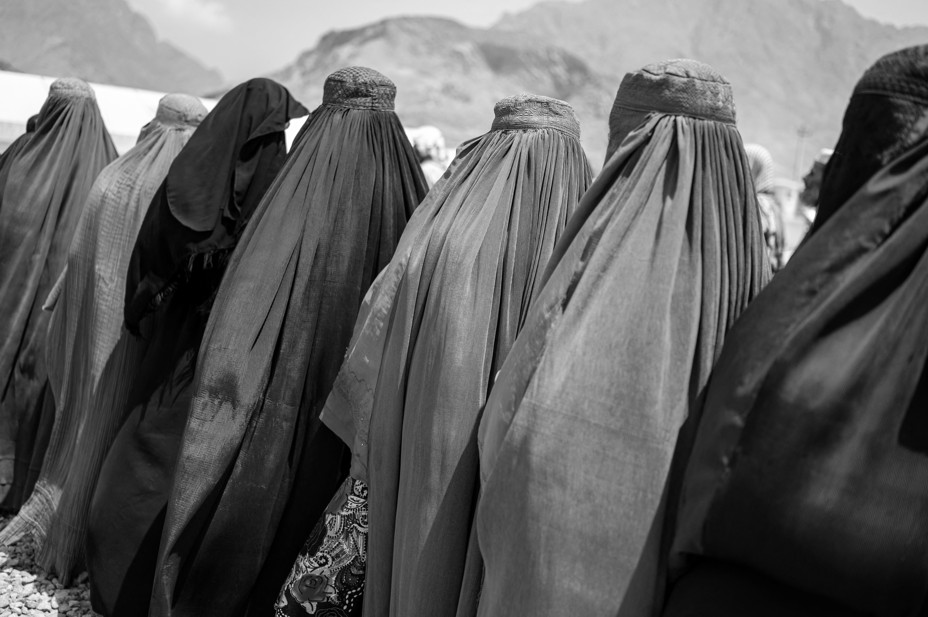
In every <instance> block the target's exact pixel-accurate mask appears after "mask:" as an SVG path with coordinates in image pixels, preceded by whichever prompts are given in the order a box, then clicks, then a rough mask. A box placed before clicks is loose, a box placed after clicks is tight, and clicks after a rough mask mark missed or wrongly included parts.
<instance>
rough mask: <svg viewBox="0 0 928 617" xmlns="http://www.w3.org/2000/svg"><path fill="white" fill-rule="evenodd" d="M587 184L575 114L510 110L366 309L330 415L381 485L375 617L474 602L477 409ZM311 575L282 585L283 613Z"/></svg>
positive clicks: (523, 99)
mask: <svg viewBox="0 0 928 617" xmlns="http://www.w3.org/2000/svg"><path fill="white" fill-rule="evenodd" d="M590 180H591V172H590V168H589V164H588V163H587V160H586V156H585V155H584V153H583V149H582V148H581V146H580V125H579V122H578V121H577V118H576V116H575V114H574V111H573V109H572V108H571V107H570V106H569V105H567V104H566V103H564V102H562V101H558V100H556V99H550V98H547V97H539V96H534V95H520V96H515V97H510V98H506V99H503V100H502V101H500V102H499V103H497V105H496V109H495V119H494V121H493V125H492V128H491V130H490V131H489V132H488V133H486V134H485V135H482V136H480V137H478V138H476V139H474V140H472V141H471V142H469V143H467V144H466V145H465V146H464V147H463V148H462V149H461V152H460V154H459V155H458V157H457V158H456V159H455V161H454V162H453V163H452V164H451V167H450V169H449V170H448V171H447V172H446V174H445V176H444V178H443V179H441V180H439V182H438V183H437V184H436V185H435V186H434V187H433V189H432V190H431V192H430V193H429V195H428V197H427V198H426V200H425V201H424V202H423V204H422V206H421V207H420V209H419V210H418V211H417V213H416V216H415V217H414V218H413V220H412V221H410V225H409V227H408V228H407V232H406V233H405V234H404V235H403V239H402V241H401V243H400V247H399V248H398V249H397V253H396V255H395V256H394V258H393V261H392V262H391V263H390V265H389V266H388V268H387V269H386V270H385V271H384V273H383V274H382V275H381V276H380V277H378V279H377V282H376V283H375V286H374V287H373V288H372V291H371V294H370V296H369V298H368V299H367V300H366V301H365V304H364V310H363V311H362V314H361V319H359V320H358V323H357V326H356V332H357V334H356V335H355V337H354V339H353V341H352V344H351V347H350V350H349V354H348V356H347V359H346V360H345V363H344V365H343V366H342V368H341V370H340V372H339V377H338V379H337V380H336V383H335V386H334V388H333V390H332V394H331V395H330V396H329V398H328V401H327V402H326V408H325V415H324V421H325V422H326V424H327V425H328V426H330V427H332V428H333V429H334V430H335V431H336V432H337V433H338V434H339V436H341V437H342V439H344V440H345V441H346V442H347V443H349V444H350V445H352V450H353V452H352V454H353V465H352V480H351V481H352V482H355V483H357V482H360V483H362V484H365V485H366V483H368V482H369V483H370V514H371V516H370V545H369V548H366V553H367V554H366V555H360V562H361V564H362V565H361V567H363V562H364V559H365V558H366V560H367V576H366V585H365V588H364V594H365V596H364V614H365V615H434V616H436V617H438V616H440V615H454V614H455V610H456V608H457V606H458V599H459V596H466V598H467V600H468V601H473V600H474V599H475V596H476V588H477V587H479V568H478V569H477V570H476V577H475V578H476V580H471V577H470V576H469V575H468V574H466V573H465V570H466V567H465V564H466V557H467V552H468V543H469V540H470V530H471V521H472V519H473V512H474V507H475V499H476V492H475V491H476V487H477V484H478V465H477V463H478V461H477V449H476V446H477V443H476V427H477V422H478V419H479V412H480V409H481V408H482V407H483V405H484V403H485V402H486V399H487V395H488V393H489V389H490V386H491V384H492V383H493V380H494V378H495V376H496V373H497V372H498V371H499V369H500V367H501V366H502V364H503V361H504V360H505V358H506V355H507V354H508V353H509V349H510V348H511V346H512V344H513V342H514V340H515V338H516V334H517V333H518V331H519V329H520V327H521V326H522V324H523V323H524V321H525V316H526V314H527V313H528V309H529V306H530V303H531V300H532V298H533V297H534V296H535V295H536V294H537V292H538V290H539V289H540V286H541V283H540V281H541V279H542V276H543V273H544V269H545V266H546V265H547V262H548V259H549V258H550V256H551V253H552V252H553V250H554V247H555V244H556V242H557V240H558V239H559V238H560V237H561V234H562V233H563V232H564V228H565V226H566V224H567V221H568V220H569V219H570V216H571V214H572V213H573V212H574V211H575V210H576V208H577V204H578V202H579V200H580V196H581V195H582V194H583V193H584V192H585V191H586V189H587V187H588V186H589V184H590ZM368 444H369V445H368ZM365 490H366V488H365ZM364 501H365V507H366V500H364ZM439 538H440V540H438V539H439ZM475 546H476V545H474V547H475ZM365 547H367V544H366V543H365ZM317 557H318V556H317ZM355 567H356V568H357V567H358V566H355ZM305 575H306V572H305V571H302V572H301V571H300V569H299V567H297V568H295V570H294V572H293V573H291V577H290V579H289V580H288V581H287V585H286V586H285V588H284V595H283V596H282V599H281V603H286V606H287V610H288V611H298V610H300V608H299V603H298V602H297V599H298V598H299V597H300V593H299V589H298V588H299V586H300V584H301V583H300V580H301V577H305ZM327 575H328V576H330V577H331V578H332V579H334V578H335V571H334V569H330V570H328V571H327ZM341 578H342V577H339V580H338V581H332V584H333V585H336V586H339V585H342V584H344V581H343V580H341ZM349 580H350V579H349ZM344 591H345V590H343V589H339V593H340V594H341V593H343V592H344ZM350 595H351V597H350V599H351V601H352V602H354V603H355V604H356V603H357V602H358V600H359V598H358V597H357V596H355V594H353V593H351V594H350ZM288 614H292V612H288Z"/></svg>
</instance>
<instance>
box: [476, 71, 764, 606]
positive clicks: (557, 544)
mask: <svg viewBox="0 0 928 617" xmlns="http://www.w3.org/2000/svg"><path fill="white" fill-rule="evenodd" d="M610 154H612V155H611V157H610V158H609V159H608V162H607V163H606V165H605V167H604V168H603V171H602V172H601V174H600V175H599V177H598V178H597V179H596V181H595V182H594V183H593V185H592V186H591V187H590V190H589V191H587V193H586V194H585V195H584V196H583V199H582V200H581V203H580V206H579V208H578V211H577V213H576V214H575V215H574V217H573V218H572V219H571V221H570V223H569V225H568V230H567V232H566V233H565V237H564V238H563V239H562V240H561V242H560V243H559V244H558V247H557V249H556V250H555V254H554V256H553V257H552V260H551V264H550V266H549V268H548V272H549V274H550V276H549V277H548V279H547V281H546V282H545V284H544V287H543V289H542V290H541V292H540V294H539V296H538V298H537V300H536V301H535V303H534V304H533V306H532V309H531V311H530V313H529V315H528V318H527V321H526V325H525V327H524V328H523V330H522V331H521V333H520V334H519V337H518V339H517V340H516V343H515V345H514V346H513V349H512V351H511V352H510V354H509V357H508V358H507V359H506V362H505V364H504V365H503V368H502V371H501V372H500V375H499V378H498V379H497V381H496V384H495V385H494V387H493V390H492V392H491V394H490V397H489V400H488V401H487V404H486V408H485V411H484V415H483V418H482V421H481V424H480V428H479V432H478V440H479V447H480V474H481V479H482V487H481V489H482V494H481V497H480V502H479V505H478V507H477V513H476V522H475V528H476V530H477V538H478V543H479V548H480V553H481V555H482V557H483V560H484V565H485V576H484V584H483V588H482V590H481V595H480V605H479V615H484V616H503V615H516V614H519V615H535V616H544V615H550V616H552V617H553V616H555V615H625V614H633V615H646V614H649V612H650V611H651V610H653V607H654V605H655V603H656V598H657V596H658V595H659V593H660V588H661V581H662V563H661V562H662V560H661V554H662V553H661V545H662V533H663V527H664V518H665V499H666V497H665V496H666V493H667V492H668V491H669V490H672V489H671V488H670V485H671V484H672V481H671V479H672V474H671V469H672V466H671V462H672V460H673V458H674V456H675V455H674V452H675V449H676V448H677V443H678V434H680V433H681V429H683V427H684V423H685V422H686V421H687V420H688V418H689V416H690V414H691V413H693V412H694V411H695V410H696V409H697V408H698V407H697V401H698V400H699V397H700V395H701V392H702V390H703V388H704V386H705V384H706V381H707V379H708V377H709V371H710V370H711V368H712V365H713V362H714V361H715V358H716V357H717V355H718V353H719V351H720V350H721V346H722V341H723V340H724V338H725V334H726V332H727V330H728V328H729V327H730V326H731V324H732V323H733V322H734V320H735V318H736V317H737V316H738V315H739V313H740V312H741V311H742V310H743V309H744V308H745V306H746V305H747V304H748V302H749V301H750V300H751V298H752V297H753V296H754V295H755V294H756V293H757V292H758V291H759V290H760V289H761V287H762V286H763V284H764V283H765V282H766V280H767V277H768V276H769V268H768V265H767V263H766V257H765V253H764V241H763V236H762V234H761V229H760V222H759V220H758V213H757V202H756V198H755V194H754V187H753V183H752V182H751V175H750V169H749V168H748V161H747V157H746V155H745V152H744V147H743V144H742V141H741V136H740V135H739V133H738V130H737V128H736V126H735V115H734V106H733V102H732V93H731V87H730V86H729V84H728V82H727V81H725V80H724V78H722V77H721V76H720V75H719V74H718V73H717V72H715V71H714V70H713V69H712V68H711V67H709V66H707V65H704V64H702V63H699V62H695V61H692V60H672V61H667V62H662V63H659V64H654V65H649V66H647V67H645V68H644V69H642V70H640V71H637V72H634V73H630V74H628V75H626V76H625V78H624V80H623V81H622V84H621V86H620V88H619V91H618V94H617V96H616V101H615V106H614V108H613V112H612V116H611V118H610Z"/></svg>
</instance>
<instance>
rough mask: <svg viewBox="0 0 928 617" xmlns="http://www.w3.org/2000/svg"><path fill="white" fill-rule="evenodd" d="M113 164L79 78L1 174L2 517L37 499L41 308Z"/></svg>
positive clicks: (43, 417)
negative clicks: (93, 191) (90, 199)
mask: <svg viewBox="0 0 928 617" xmlns="http://www.w3.org/2000/svg"><path fill="white" fill-rule="evenodd" d="M115 158H116V149H115V148H114V147H113V142H112V140H111V139H110V136H109V134H108V133H107V132H106V127H105V126H104V124H103V118H102V117H101V116H100V109H99V108H98V107H97V102H96V99H95V98H94V96H93V91H92V90H91V89H90V86H88V85H87V84H85V83H84V82H81V81H80V80H56V81H55V82H54V83H53V84H52V86H51V88H50V90H49V97H48V99H47V100H46V101H45V104H44V105H43V106H42V110H41V111H40V112H39V117H38V119H37V123H36V128H35V132H34V133H33V134H32V136H31V137H30V138H29V140H28V142H27V143H25V145H23V146H22V148H21V149H20V150H19V151H18V152H16V153H14V155H13V156H12V157H11V159H10V161H9V163H8V166H9V167H8V169H5V170H4V172H3V173H4V174H6V182H5V184H4V185H3V187H2V190H3V194H2V197H0V498H5V499H4V501H3V507H4V508H5V509H11V510H16V509H18V508H19V506H20V505H21V504H22V502H23V500H24V499H25V498H26V497H28V495H29V493H30V492H31V490H32V483H34V481H35V477H34V473H35V472H36V471H37V469H36V466H35V463H36V462H39V461H41V460H42V456H43V455H44V453H42V452H35V453H33V452H31V450H32V446H33V445H34V441H35V438H36V437H40V435H37V434H36V432H35V431H36V430H37V429H38V428H39V426H40V425H44V426H45V428H46V429H50V426H51V424H50V422H49V418H48V411H50V410H53V409H54V405H53V401H52V397H51V393H48V395H47V396H46V397H43V398H44V399H46V400H45V403H46V404H45V405H37V402H38V399H39V396H40V392H41V390H42V389H43V388H44V387H45V386H44V384H45V381H46V366H45V357H44V356H45V349H44V347H45V335H46V331H47V328H48V320H49V317H50V316H49V314H48V313H47V312H43V311H42V304H43V303H44V301H45V298H46V297H47V296H48V293H49V291H50V290H51V289H52V286H53V285H54V283H55V280H57V278H58V275H59V274H60V273H61V270H62V269H63V268H64V265H65V262H66V260H67V254H68V247H69V246H70V244H71V238H72V236H73V234H74V230H75V228H76V226H77V221H78V219H79V218H80V214H81V209H82V208H83V206H84V201H85V200H86V198H87V195H88V193H89V192H90V187H91V185H92V184H93V181H94V179H95V178H96V177H97V174H99V173H100V171H101V170H102V169H103V168H104V167H105V166H106V165H108V164H109V163H110V162H111V161H112V160H113V159H115ZM49 405H50V406H49ZM43 409H44V411H45V413H44V414H43V413H42V410H43ZM46 439H47V437H46ZM14 461H15V466H16V470H15V477H16V481H15V486H14V487H13V488H12V490H11V485H13V484H14ZM30 463H32V464H30ZM30 467H32V471H31V472H30Z"/></svg>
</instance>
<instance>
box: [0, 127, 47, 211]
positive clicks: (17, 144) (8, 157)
mask: <svg viewBox="0 0 928 617" xmlns="http://www.w3.org/2000/svg"><path fill="white" fill-rule="evenodd" d="M37 119H38V116H32V117H31V118H29V122H28V123H27V124H26V132H25V133H23V134H22V135H20V136H19V137H17V138H16V139H14V140H13V143H11V144H10V145H9V146H7V147H6V150H4V151H3V152H2V153H0V210H3V187H4V186H6V180H7V178H8V177H9V175H10V167H11V164H12V162H13V161H15V160H16V155H17V154H18V153H19V151H20V150H22V149H23V148H24V147H25V146H26V144H27V143H29V140H30V139H32V135H33V133H35V124H36V120H37Z"/></svg>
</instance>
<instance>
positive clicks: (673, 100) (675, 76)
mask: <svg viewBox="0 0 928 617" xmlns="http://www.w3.org/2000/svg"><path fill="white" fill-rule="evenodd" d="M654 113H664V114H680V115H685V116H691V117H694V118H702V119H704V120H712V121H715V122H722V123H725V124H731V125H734V124H735V101H734V97H733V95H732V90H731V84H729V83H728V80H727V79H725V78H724V77H722V76H721V75H720V74H719V73H718V72H717V71H716V70H715V69H713V68H712V67H711V66H709V65H708V64H704V63H702V62H698V61H696V60H686V59H682V60H666V61H664V62H658V63H655V64H649V65H648V66H646V67H644V68H643V69H641V70H638V71H634V72H632V73H628V74H626V75H625V78H624V79H622V84H621V85H620V86H619V91H618V93H617V94H616V97H615V102H614V103H613V105H612V112H611V113H610V114H609V146H608V148H607V150H606V160H607V161H608V160H609V159H610V158H611V156H612V154H613V153H614V152H615V151H616V149H617V148H618V147H619V145H620V144H621V143H622V140H623V139H625V137H626V136H627V135H628V134H629V133H630V132H631V131H632V130H634V129H635V128H636V127H637V126H638V125H639V124H641V122H642V121H643V120H644V118H645V117H646V116H648V115H649V114H654Z"/></svg>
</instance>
